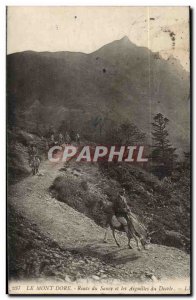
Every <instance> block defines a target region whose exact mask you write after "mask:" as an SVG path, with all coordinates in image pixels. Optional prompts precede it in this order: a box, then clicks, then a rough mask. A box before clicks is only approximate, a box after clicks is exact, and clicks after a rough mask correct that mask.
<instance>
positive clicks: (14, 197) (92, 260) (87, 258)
mask: <svg viewBox="0 0 196 300" xmlns="http://www.w3.org/2000/svg"><path fill="white" fill-rule="evenodd" d="M61 169H62V164H51V163H49V162H44V163H42V165H41V170H40V175H42V176H29V177H28V178H25V179H23V180H22V181H20V182H19V183H17V184H15V185H13V186H12V187H11V188H10V190H9V194H8V203H9V210H8V212H9V228H8V235H9V239H8V241H9V246H8V249H9V251H10V259H9V266H10V278H11V279H16V278H18V279H25V280H26V279H27V278H28V279H36V280H43V279H45V278H46V279H47V280H52V281H53V282H54V281H60V282H61V281H62V282H73V281H76V280H77V281H78V282H83V281H82V280H87V279H90V280H92V281H94V282H100V283H101V282H108V280H109V281H110V282H112V281H114V282H118V280H120V281H126V280H128V281H129V282H130V281H131V282H158V281H159V280H164V279H168V278H172V279H175V278H178V279H179V278H182V279H184V278H188V277H189V255H188V254H186V253H185V252H183V251H181V250H179V249H176V248H172V247H166V246H163V245H156V244H151V245H150V247H149V248H148V250H146V251H144V250H143V251H141V252H138V251H137V250H136V248H135V244H134V242H132V245H133V249H132V250H130V249H127V245H126V244H125V243H126V239H125V237H124V236H122V235H119V236H118V239H119V241H120V243H121V248H120V249H119V248H118V247H117V246H116V245H115V243H114V241H113V239H112V237H111V235H110V238H109V240H108V243H107V244H104V243H103V235H104V229H103V228H102V227H100V226H98V225H97V224H96V223H95V222H94V221H93V220H92V219H90V218H88V217H87V216H85V215H84V214H82V213H80V212H78V211H77V210H75V209H73V208H72V207H70V206H69V205H67V204H66V203H62V202H59V201H57V200H56V199H55V198H53V197H52V195H51V194H50V192H49V187H50V186H51V184H52V182H53V181H54V179H55V178H56V177H58V176H60V175H61V174H62V170H61ZM84 171H85V172H88V173H85V174H86V176H90V177H91V178H92V177H94V176H96V173H94V175H93V173H90V172H91V171H92V169H91V171H90V169H84V170H83V172H84ZM68 172H71V173H72V176H73V180H74V178H77V176H78V173H77V171H76V170H75V167H74V166H72V164H70V166H69V171H68ZM92 179H93V180H95V178H92ZM89 185H90V186H91V188H93V186H94V185H93V182H92V181H91V182H89ZM94 188H95V186H94ZM97 192H98V190H97ZM66 201H68V199H67V200H66ZM21 253H22V255H21ZM174 266H175V268H174Z"/></svg>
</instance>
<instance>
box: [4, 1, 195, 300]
mask: <svg viewBox="0 0 196 300" xmlns="http://www.w3.org/2000/svg"><path fill="white" fill-rule="evenodd" d="M35 5H38V6H40V5H41V6H42V5H48V6H61V5H64V6H66V5H69V6H76V5H77V6H85V5H89V6H100V5H102V6H126V5H127V6H129V5H132V6H146V5H149V6H191V7H192V9H194V8H195V1H193V0H192V1H183V0H178V1H171V0H164V1H158V0H157V1H156V0H151V1H142V0H137V1H130V0H121V1H120V0H118V1H117V0H111V1H108V0H99V1H92V0H91V1H89V0H83V1H79V0H67V1H65V0H56V1H54V0H53V1H51V0H50V1H49V0H42V1H40V0H39V1H38V0H34V1H32V0H31V1H27V0H26V1H24V0H23V1H21V0H18V1H17V0H9V1H5V0H1V1H0V70H1V77H0V95H1V97H0V103H1V104H0V136H1V144H0V157H1V163H0V166H1V168H0V183H1V185H0V193H1V197H0V222H1V226H0V228H1V230H0V241H1V245H0V249H1V255H0V295H1V299H5V298H7V296H6V295H5V283H6V278H5V265H6V253H5V238H6V236H5V222H6V221H5V211H6V206H5V196H6V194H5V180H6V177H5V55H6V51H5V50H6V48H5V41H6V25H5V24H6V18H5V11H6V8H5V7H6V6H35ZM193 25H194V24H193ZM194 41H195V30H194V26H193V36H192V43H193V49H194V48H195V47H194V44H195V42H194ZM193 54H194V53H193ZM193 63H194V65H192V68H193V69H194V67H195V62H194V60H193ZM193 86H196V79H195V78H194V82H193ZM192 96H193V95H192ZM192 101H193V100H192ZM193 102H194V101H193ZM193 108H194V116H195V105H193ZM193 123H194V124H193V125H194V128H193V133H194V136H193V138H194V139H193V141H194V143H193V146H194V147H193V149H195V146H196V142H195V141H196V139H195V133H196V128H195V122H194V118H193ZM195 166H196V163H195V161H194V170H195ZM195 185H196V177H195V176H194V180H193V187H194V186H195ZM193 198H194V197H193ZM194 200H195V199H192V202H194ZM195 207H196V206H195V205H194V213H195ZM194 227H195V226H194ZM194 241H195V239H194ZM194 246H195V243H194ZM194 248H195V247H194ZM194 262H195V260H194ZM194 267H195V263H194ZM193 269H194V268H193ZM195 283H196V280H195V278H194V276H193V290H194V289H195V288H194V287H195V286H196V285H195ZM28 298H29V297H27V296H25V297H23V298H22V299H28ZM38 298H40V299H41V298H42V297H38ZM53 298H57V297H53ZM66 298H70V299H73V298H74V297H66ZM103 298H106V297H102V299H103ZM107 298H108V297H107ZM119 298H122V297H119ZM139 298H144V297H137V299H139ZM168 298H171V299H172V298H173V297H168ZM45 299H51V297H45ZM81 299H82V298H81Z"/></svg>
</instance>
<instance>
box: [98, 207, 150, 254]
mask: <svg viewBox="0 0 196 300" xmlns="http://www.w3.org/2000/svg"><path fill="white" fill-rule="evenodd" d="M102 204H103V203H102ZM103 205H104V204H103ZM111 205H112V204H110V210H108V211H107V212H106V213H107V221H106V230H105V234H104V239H103V241H104V243H107V232H108V229H109V228H110V229H111V230H112V235H113V238H114V240H115V243H116V245H117V246H118V247H120V244H119V242H118V241H117V239H116V235H115V231H116V230H118V231H121V232H125V233H126V235H127V239H128V248H129V249H133V248H132V246H131V244H130V241H131V238H134V239H135V241H136V245H137V249H138V251H140V250H141V246H142V247H143V248H144V249H146V245H147V244H149V243H150V234H149V233H148V231H147V229H146V228H145V227H144V226H143V225H141V224H139V225H138V226H141V227H142V235H140V234H139V233H138V232H136V230H135V228H134V227H135V226H134V224H133V218H134V217H135V215H134V214H132V213H129V214H128V220H126V219H125V217H120V218H119V217H118V218H117V217H116V215H115V213H114V211H113V209H112V207H111ZM102 208H103V207H102ZM137 222H138V221H137ZM138 231H139V230H138ZM140 245H141V246H140Z"/></svg>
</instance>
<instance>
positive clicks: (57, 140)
mask: <svg viewBox="0 0 196 300" xmlns="http://www.w3.org/2000/svg"><path fill="white" fill-rule="evenodd" d="M71 142H76V143H77V144H79V143H80V134H79V133H78V132H77V133H75V132H74V131H71V132H70V134H69V133H68V132H67V131H66V132H65V134H63V133H62V132H59V133H58V134H54V133H52V134H51V136H50V138H49V140H48V144H49V146H50V147H52V146H55V145H59V146H61V145H63V144H70V143H71Z"/></svg>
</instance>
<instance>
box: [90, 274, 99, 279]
mask: <svg viewBox="0 0 196 300" xmlns="http://www.w3.org/2000/svg"><path fill="white" fill-rule="evenodd" d="M91 278H92V279H94V280H99V279H100V277H99V276H97V275H93V276H92V277H91Z"/></svg>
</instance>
